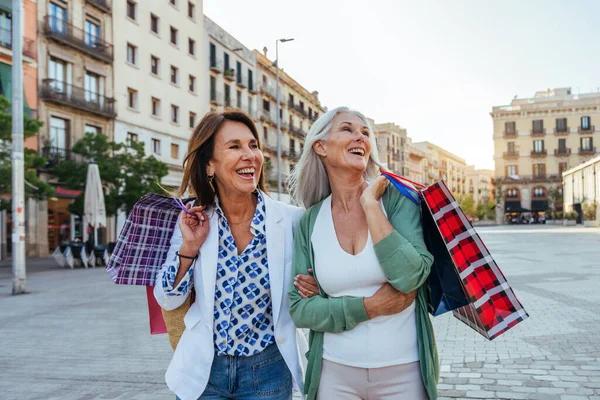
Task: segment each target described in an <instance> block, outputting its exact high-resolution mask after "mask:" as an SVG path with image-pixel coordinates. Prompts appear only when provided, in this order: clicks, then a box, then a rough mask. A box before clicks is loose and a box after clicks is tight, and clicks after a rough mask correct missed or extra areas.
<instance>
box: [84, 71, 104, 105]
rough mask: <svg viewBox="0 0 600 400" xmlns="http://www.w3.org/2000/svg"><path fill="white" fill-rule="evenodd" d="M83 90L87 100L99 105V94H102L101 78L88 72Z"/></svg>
mask: <svg viewBox="0 0 600 400" xmlns="http://www.w3.org/2000/svg"><path fill="white" fill-rule="evenodd" d="M83 88H84V90H85V100H86V101H88V102H90V103H98V99H99V97H98V93H100V76H99V75H96V74H94V73H91V72H89V71H86V73H85V77H84V81H83Z"/></svg>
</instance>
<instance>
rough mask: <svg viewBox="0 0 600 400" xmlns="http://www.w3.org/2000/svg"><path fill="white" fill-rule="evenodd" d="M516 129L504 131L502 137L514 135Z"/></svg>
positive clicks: (515, 134)
mask: <svg viewBox="0 0 600 400" xmlns="http://www.w3.org/2000/svg"><path fill="white" fill-rule="evenodd" d="M516 136H517V131H504V137H516Z"/></svg>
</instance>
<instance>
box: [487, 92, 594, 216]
mask: <svg viewBox="0 0 600 400" xmlns="http://www.w3.org/2000/svg"><path fill="white" fill-rule="evenodd" d="M490 115H491V117H492V119H493V122H494V136H493V137H494V162H495V183H496V186H501V187H502V191H503V197H504V211H505V213H507V214H521V213H533V214H541V213H543V212H544V211H546V210H547V209H548V190H549V189H550V188H557V189H558V190H562V178H561V176H562V173H563V172H565V171H566V170H568V169H570V168H572V167H574V166H576V165H579V164H581V163H584V162H586V161H588V160H589V159H591V158H593V157H594V156H595V155H596V154H597V151H596V147H595V145H594V144H595V143H596V142H598V140H600V133H599V131H597V130H596V127H595V125H594V123H597V122H600V93H585V94H574V93H572V90H571V88H557V89H549V90H547V91H543V92H537V93H536V94H535V95H534V96H533V97H532V98H527V99H515V100H513V101H511V103H510V105H506V106H497V107H493V109H492V112H491V113H490ZM599 129H600V125H599Z"/></svg>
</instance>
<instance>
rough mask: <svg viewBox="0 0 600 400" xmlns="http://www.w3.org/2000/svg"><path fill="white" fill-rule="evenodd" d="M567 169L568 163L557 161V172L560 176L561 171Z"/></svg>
mask: <svg viewBox="0 0 600 400" xmlns="http://www.w3.org/2000/svg"><path fill="white" fill-rule="evenodd" d="M568 169H569V163H567V162H561V163H558V174H559V175H560V176H562V174H563V172H565V171H566V170H568Z"/></svg>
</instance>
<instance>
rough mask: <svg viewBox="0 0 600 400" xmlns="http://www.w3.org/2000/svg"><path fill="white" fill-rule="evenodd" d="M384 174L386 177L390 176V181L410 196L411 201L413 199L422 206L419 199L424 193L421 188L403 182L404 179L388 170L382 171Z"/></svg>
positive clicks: (402, 192) (405, 194)
mask: <svg viewBox="0 0 600 400" xmlns="http://www.w3.org/2000/svg"><path fill="white" fill-rule="evenodd" d="M382 175H383V176H385V177H386V178H388V179H389V180H390V182H392V184H393V185H394V187H395V188H396V189H398V191H399V192H400V193H401V194H403V195H404V196H406V197H408V199H409V200H410V201H412V202H413V203H415V204H416V205H417V206H420V204H419V200H418V199H419V198H421V197H422V194H421V192H420V191H419V190H417V189H415V188H414V187H412V186H409V185H408V184H406V183H404V182H402V180H401V179H399V177H398V176H396V175H395V174H391V173H388V172H382ZM415 197H416V198H415Z"/></svg>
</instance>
